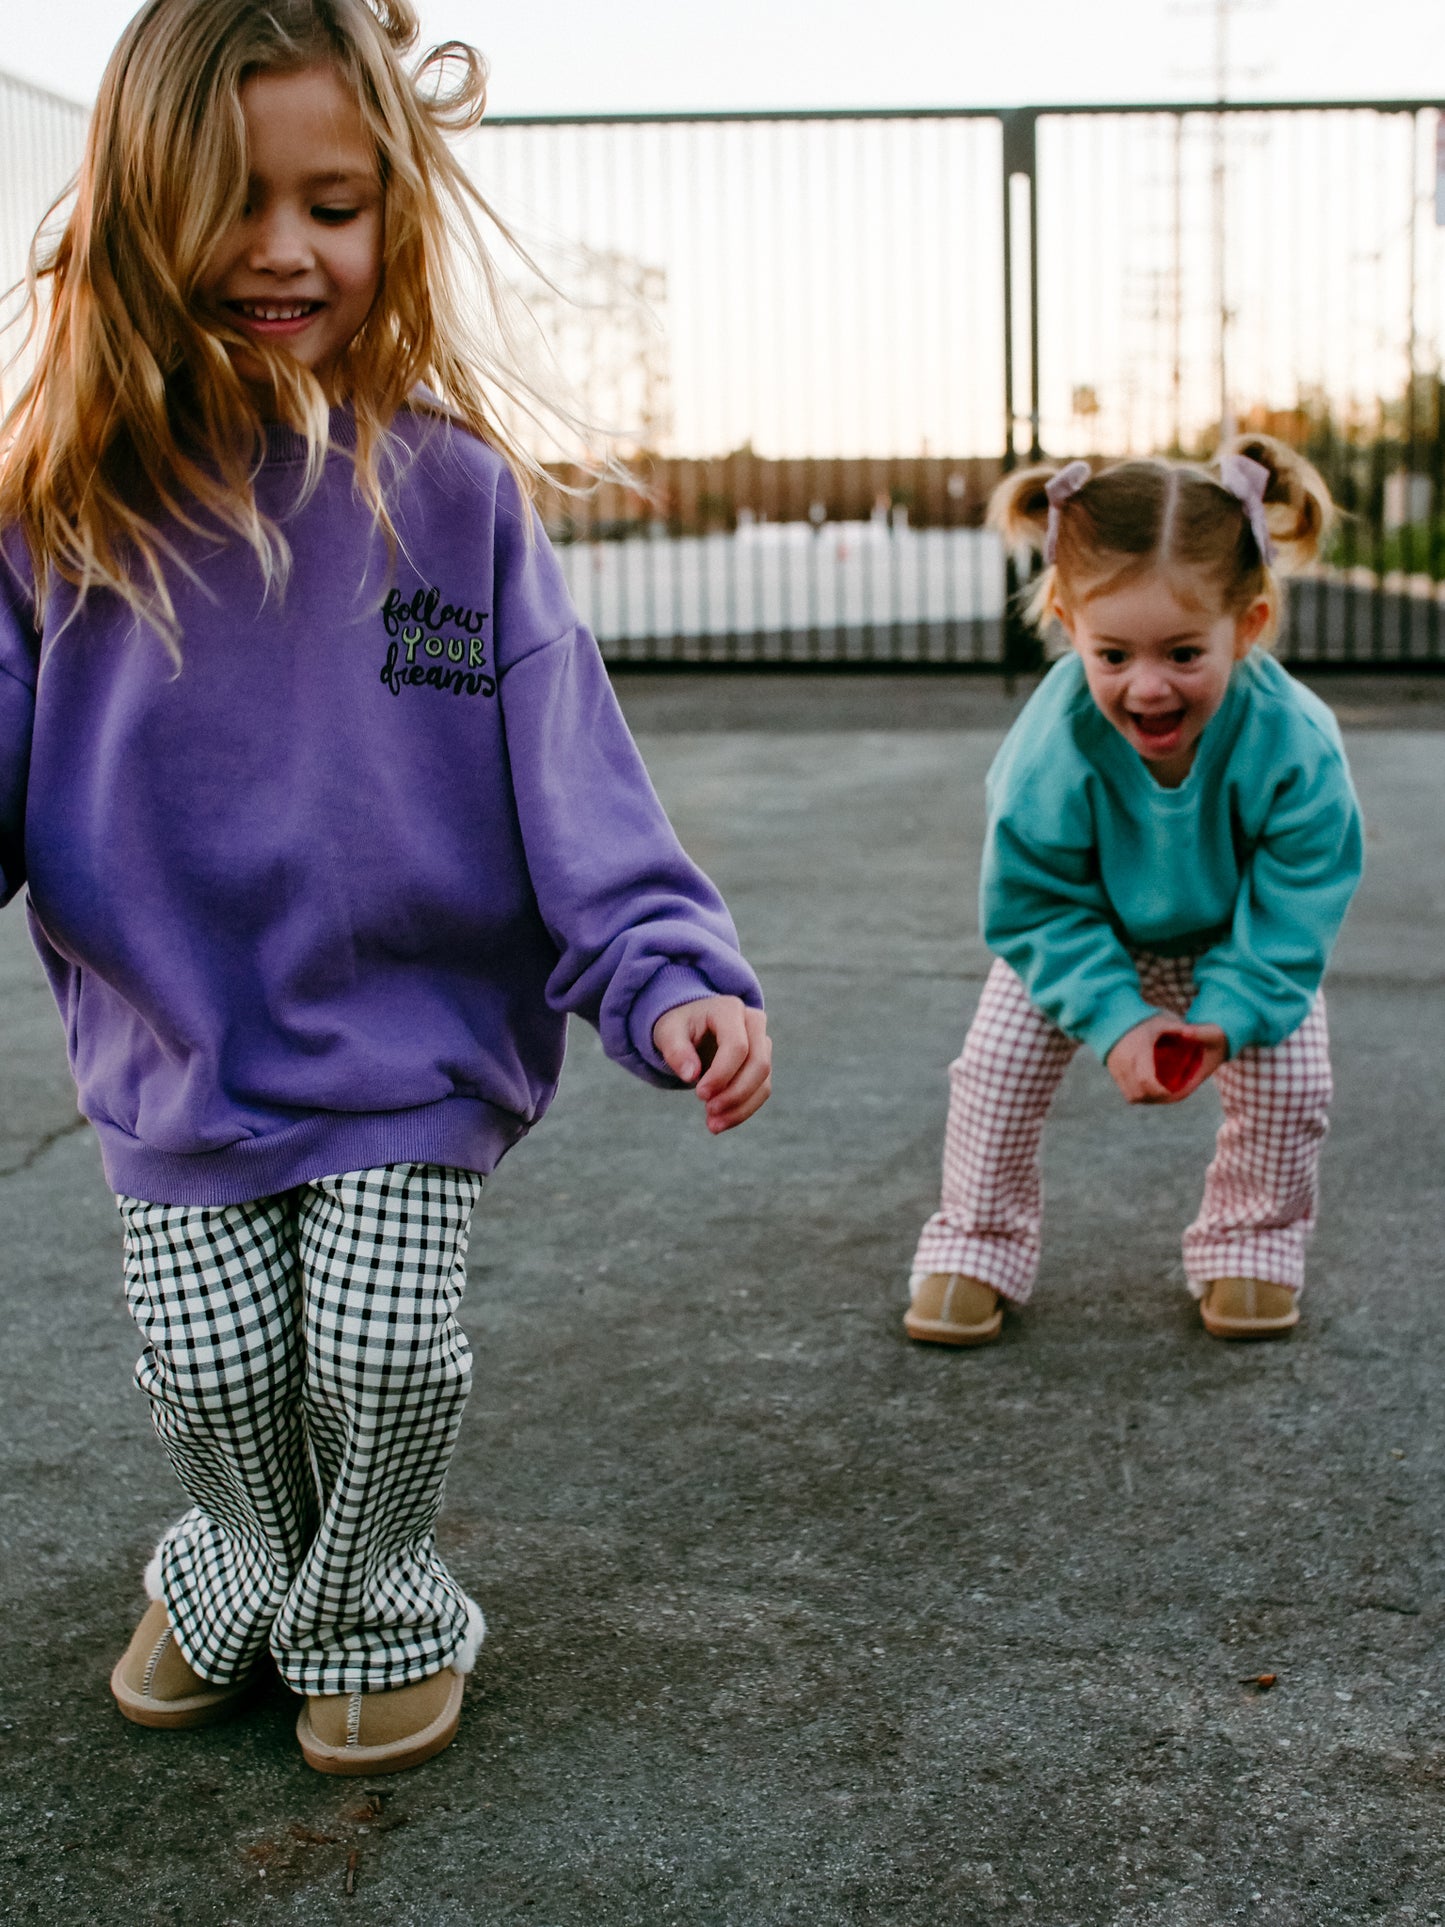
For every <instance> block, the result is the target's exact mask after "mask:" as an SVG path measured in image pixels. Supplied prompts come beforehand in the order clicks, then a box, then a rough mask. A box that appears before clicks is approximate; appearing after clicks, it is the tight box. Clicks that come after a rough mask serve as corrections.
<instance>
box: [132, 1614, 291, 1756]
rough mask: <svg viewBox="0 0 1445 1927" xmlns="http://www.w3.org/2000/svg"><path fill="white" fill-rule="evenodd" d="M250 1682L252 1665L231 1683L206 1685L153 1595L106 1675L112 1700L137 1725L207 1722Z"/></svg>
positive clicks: (235, 1700)
mask: <svg viewBox="0 0 1445 1927" xmlns="http://www.w3.org/2000/svg"><path fill="white" fill-rule="evenodd" d="M255 1684H256V1674H255V1672H254V1670H253V1671H252V1672H250V1673H248V1674H247V1675H246V1677H245V1678H244V1679H240V1680H237V1681H236V1682H235V1683H234V1684H233V1685H231V1686H212V1685H211V1684H210V1682H209V1681H208V1680H204V1679H202V1678H201V1676H200V1674H199V1673H195V1672H193V1671H192V1670H191V1668H190V1667H189V1666H188V1665H187V1663H186V1659H185V1656H184V1654H183V1653H182V1652H181V1649H180V1647H179V1646H178V1645H177V1644H176V1635H175V1631H174V1629H173V1628H172V1626H171V1622H170V1618H169V1616H168V1614H167V1612H166V1609H165V1606H164V1605H163V1603H162V1602H161V1601H160V1600H158V1599H153V1600H152V1601H151V1603H150V1605H149V1606H147V1607H146V1609H145V1612H144V1614H143V1615H142V1616H141V1622H140V1624H139V1625H138V1626H137V1627H136V1629H135V1632H134V1633H133V1634H132V1635H131V1642H130V1644H129V1646H127V1647H126V1649H125V1651H124V1652H123V1653H122V1654H121V1656H120V1658H119V1659H118V1660H117V1661H116V1663H115V1670H114V1672H112V1674H111V1676H110V1690H111V1692H112V1693H113V1694H114V1695H115V1703H116V1705H117V1706H118V1707H119V1708H120V1710H121V1712H122V1713H124V1715H125V1717H126V1718H127V1719H128V1720H133V1721H134V1722H135V1724H136V1725H137V1726H160V1727H182V1726H209V1725H210V1723H211V1722H212V1720H221V1719H224V1718H225V1717H226V1715H227V1714H228V1713H230V1712H232V1711H233V1710H234V1709H235V1707H236V1706H237V1705H238V1704H239V1702H240V1701H241V1700H242V1699H243V1698H244V1697H245V1696H246V1694H247V1693H249V1692H250V1691H251V1689H252V1688H253V1687H254V1685H255Z"/></svg>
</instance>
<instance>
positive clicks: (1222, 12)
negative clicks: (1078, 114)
mask: <svg viewBox="0 0 1445 1927" xmlns="http://www.w3.org/2000/svg"><path fill="white" fill-rule="evenodd" d="M1237 4H1238V0H1214V98H1215V101H1216V102H1217V103H1218V105H1219V106H1220V107H1221V108H1222V107H1223V106H1224V103H1225V101H1226V100H1227V99H1228V98H1229V16H1230V14H1231V13H1232V12H1233V11H1234V9H1235V7H1236V5H1237ZM1224 120H1225V117H1224V115H1223V114H1222V113H1218V114H1216V115H1215V116H1214V168H1213V179H1212V182H1211V187H1212V191H1213V204H1214V294H1215V304H1216V313H1217V315H1218V347H1217V357H1216V358H1217V362H1218V377H1219V439H1220V441H1221V442H1227V441H1228V440H1229V438H1230V436H1231V435H1232V434H1233V433H1234V404H1233V403H1232V401H1231V400H1230V396H1229V280H1228V276H1227V273H1226V270H1225V248H1226V244H1227V233H1226V225H1227V223H1226V215H1227V208H1226V201H1227V196H1228V187H1229V170H1228V156H1227V153H1226V149H1225V128H1224Z"/></svg>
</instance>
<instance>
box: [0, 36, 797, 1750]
mask: <svg viewBox="0 0 1445 1927" xmlns="http://www.w3.org/2000/svg"><path fill="white" fill-rule="evenodd" d="M416 37H417V21H416V16H415V14H414V12H413V10H412V8H411V6H410V5H409V4H408V3H407V0H150V3H149V4H148V5H146V6H144V7H143V8H142V9H141V11H140V12H139V13H138V14H137V15H136V17H135V19H134V20H133V21H132V22H131V24H130V26H129V28H128V29H127V30H126V33H125V34H124V36H123V38H122V40H121V42H120V45H119V46H118V47H117V49H116V51H115V53H114V54H113V56H112V58H111V61H110V64H109V66H108V68H107V70H106V75H105V79H104V81H103V84H102V87H101V91H100V97H99V100H98V102H97V104H96V109H95V114H94V116H93V119H92V123H91V129H90V135H89V141H88V145H87V150H86V156H85V161H84V165H83V168H82V171H81V176H80V181H79V187H78V194H77V198H76V203H75V207H74V210H73V212H72V214H71V216H70V219H69V221H68V223H67V225H66V226H65V229H64V233H63V235H62V237H61V239H60V241H59V243H58V246H57V247H56V248H55V249H54V251H53V252H52V253H49V254H48V255H47V256H46V257H44V258H42V259H41V260H40V261H39V262H38V264H37V265H38V281H39V284H40V287H41V288H42V289H43V290H44V293H45V296H46V306H47V307H48V316H45V315H44V311H43V310H41V309H40V307H39V304H37V325H38V324H39V321H40V319H42V318H44V322H45V326H44V334H43V340H42V344H41V351H40V354H39V358H38V362H37V367H36V372H35V375H34V378H33V380H32V381H31V382H30V384H29V386H28V387H27V388H26V389H25V390H24V391H23V392H22V394H21V396H20V398H19V400H18V402H17V403H16V406H15V408H14V409H13V411H12V413H11V415H10V416H9V418H8V419H7V422H6V424H5V431H4V436H3V441H0V902H4V901H5V900H6V899H8V898H9V897H12V896H14V895H15V894H16V893H17V892H18V891H19V890H20V889H21V888H22V887H26V888H27V889H28V893H29V910H30V918H31V926H32V931H33V934H34V937H35V941H36V944H37V947H38V949H39V952H40V956H41V959H42V962H43V963H44V966H45V968H46V971H47V973H48V975H49V977H50V980H51V983H52V986H53V988H54V990H55V994H56V998H57V1000H58V1002H59V1004H60V1007H61V1010H62V1012H63V1014H64V1018H65V1023H66V1031H67V1038H68V1042H69V1049H70V1058H71V1065H72V1068H73V1070H74V1073H75V1078H76V1083H77V1086H78V1089H79V1098H80V1105H81V1108H82V1110H83V1111H84V1113H85V1115H86V1116H87V1117H88V1118H89V1119H90V1120H91V1122H92V1123H93V1124H94V1126H95V1130H96V1133H97V1135H98V1137H99V1139H100V1147H101V1153H102V1157H103V1159H104V1164H105V1170H106V1175H107V1178H108V1180H109V1182H110V1185H111V1188H112V1189H113V1190H114V1191H115V1192H116V1194H117V1196H118V1202H119V1205H120V1210H121V1218H122V1222H123V1226H124V1240H125V1276H126V1297H127V1301H128V1303H129V1305H130V1308H131V1311H132V1313H133V1315H134V1317H135V1320H136V1322H137V1324H138V1326H139V1327H140V1331H141V1335H142V1338H143V1341H144V1347H143V1351H142V1354H141V1359H140V1364H139V1366H138V1367H137V1374H136V1375H137V1380H138V1382H139V1384H140V1385H141V1387H142V1389H143V1390H144V1391H145V1393H146V1394H147V1396H148V1398H149V1399H150V1402H151V1410H152V1418H153V1420H154V1424H155V1428H156V1431H157V1433H158V1434H159V1436H160V1438H161V1440H162V1442H163V1444H164V1446H165V1448H166V1451H167V1454H168V1456H169V1458H170V1460H171V1464H172V1466H173V1467H174V1469H175V1472H176V1474H177V1475H178V1477H179V1479H180V1482H181V1485H182V1486H183V1487H184V1488H185V1491H186V1494H187V1497H188V1499H189V1501H190V1507H189V1510H188V1511H187V1512H186V1513H185V1514H184V1515H183V1516H182V1517H181V1518H180V1519H178V1520H177V1521H175V1523H174V1524H173V1525H171V1526H170V1527H169V1529H168V1530H167V1531H166V1532H165V1533H164V1535H163V1537H162V1539H161V1542H160V1545H159V1546H158V1548H157V1550H156V1553H155V1556H154V1558H153V1559H152V1560H151V1562H150V1566H149V1569H148V1571H147V1574H146V1583H147V1590H148V1592H149V1594H150V1600H151V1603H150V1605H149V1606H148V1607H147V1609H146V1610H145V1612H144V1614H143V1615H142V1617H141V1618H140V1623H139V1624H138V1626H137V1627H136V1629H135V1633H134V1636H133V1637H132V1639H131V1642H130V1645H129V1647H128V1649H127V1650H126V1652H125V1653H124V1654H123V1655H122V1657H121V1658H120V1660H119V1661H118V1663H117V1664H116V1666H115V1669H114V1672H113V1674H112V1677H111V1690H112V1692H113V1694H114V1696H115V1700H116V1703H117V1705H118V1706H119V1708H120V1711H121V1712H122V1713H123V1714H124V1715H125V1717H126V1718H127V1719H129V1720H132V1721H134V1722H135V1723H137V1724H138V1725H141V1726H149V1727H171V1728H179V1727H190V1726H201V1725H204V1724H206V1723H207V1722H209V1721H211V1720H215V1719H218V1718H220V1717H222V1716H224V1715H226V1714H228V1713H231V1712H234V1711H235V1710H236V1709H237V1708H238V1707H239V1706H240V1705H241V1703H242V1702H243V1701H244V1700H245V1698H246V1696H247V1695H248V1693H249V1692H250V1691H251V1689H252V1688H253V1687H254V1686H255V1685H256V1683H257V1681H258V1679H261V1678H262V1677H264V1674H265V1670H266V1669H265V1667H264V1665H263V1661H264V1660H265V1657H266V1655H267V1654H268V1653H269V1656H270V1659H271V1660H272V1661H274V1663H275V1666H276V1668H277V1669H278V1670H279V1672H280V1674H281V1676H282V1678H283V1679H284V1680H285V1681H286V1683H287V1684H288V1685H289V1686H290V1687H291V1688H292V1689H293V1690H294V1691H295V1692H296V1693H297V1694H298V1695H300V1696H301V1700H302V1704H301V1707H300V1711H299V1716H298V1724H297V1733H298V1737H299V1740H300V1744H301V1749H302V1753H303V1755H304V1757H305V1759H306V1760H307V1761H308V1762H309V1764H310V1765H311V1766H313V1767H315V1768H317V1769H318V1770H319V1771H322V1772H327V1773H364V1774H372V1773H384V1772H389V1771H392V1770H395V1769H398V1768H401V1767H406V1766H411V1765H415V1764H416V1763H417V1762H419V1761H421V1760H425V1759H427V1758H429V1757H430V1756H431V1755H432V1754H434V1753H436V1752H438V1751H440V1749H441V1748H443V1747H445V1746H446V1745H447V1744H448V1743H449V1742H450V1740H451V1739H452V1736H453V1735H454V1733H455V1732H456V1730H457V1724H458V1719H459V1716H460V1709H461V1702H462V1693H463V1676H464V1675H465V1674H466V1673H467V1672H469V1671H470V1670H471V1668H472V1666H473V1663H474V1661H475V1659H476V1656H477V1649H478V1646H479V1645H480V1642H481V1639H482V1635H483V1630H484V1628H483V1621H482V1614H481V1611H480V1609H479V1607H478V1606H477V1605H476V1603H475V1602H474V1601H473V1600H472V1599H471V1598H470V1597H469V1595H468V1592H467V1591H466V1589H465V1588H464V1587H463V1585H462V1583H461V1581H460V1580H459V1579H458V1578H457V1577H456V1576H455V1575H454V1574H453V1573H452V1572H451V1571H450V1570H449V1569H448V1567H447V1565H446V1564H445V1562H444V1561H443V1559H442V1557H441V1555H440V1553H439V1551H438V1548H437V1542H436V1534H435V1527H436V1521H437V1514H438V1510H439V1508H440V1505H441V1500H442V1492H443V1486H444V1482H445V1479H446V1473H447V1467H448V1465H449V1463H450V1460H451V1456H452V1451H453V1448H454V1446H455V1444H456V1439H457V1432H458V1427H459V1425H460V1422H461V1415H462V1408H463V1406H464V1404H465V1402H466V1398H467V1392H468V1389H469V1386H470V1382H471V1353H470V1350H469V1347H468V1343H467V1338H466V1335H465V1333H464V1332H463V1330H462V1328H461V1326H460V1324H459V1323H458V1322H457V1316H456V1313H457V1308H458V1304H459V1302H460V1299H461V1295H462V1289H463V1284H464V1277H465V1261H466V1253H467V1243H468V1237H469V1228H470V1223H471V1218H472V1212H473V1207H474V1206H475V1205H476V1204H477V1201H478V1198H479V1196H480V1194H481V1191H482V1186H483V1181H484V1179H485V1177H486V1176H487V1174H488V1173H489V1172H490V1171H492V1170H493V1168H494V1167H495V1166H496V1164H497V1163H498V1161H499V1160H500V1159H501V1158H502V1157H503V1156H504V1155H505V1153H506V1152H507V1151H508V1150H509V1149H510V1148H511V1147H512V1146H513V1145H515V1144H517V1143H518V1142H519V1141H520V1140H521V1139H522V1138H523V1137H525V1135H526V1134H527V1132H528V1131H529V1130H530V1129H531V1128H532V1126H533V1125H534V1124H536V1123H537V1122H538V1121H539V1120H540V1119H541V1117H542V1115H543V1113H544V1112H545V1111H546V1109H547V1107H548V1105H549V1104H550V1103H551V1100H552V1097H553V1094H554V1092H555V1090H556V1087H557V1080H558V1077H559V1074H560V1072H561V1068H562V1056H563V1047H564V1040H565V1034H566V1026H567V1020H568V1017H569V1016H575V1017H580V1018H584V1019H586V1020H587V1021H589V1022H590V1023H592V1024H594V1025H596V1026H597V1028H598V1029H599V1030H600V1032H601V1037H602V1043H603V1046H604V1048H605V1049H606V1051H607V1052H608V1054H609V1055H610V1056H611V1057H613V1058H614V1059H615V1060H616V1061H617V1062H619V1063H621V1064H622V1065H624V1066H625V1067H626V1068H627V1069H628V1070H630V1071H632V1072H633V1073H634V1074H635V1075H636V1076H638V1077H639V1078H641V1079H643V1080H644V1081H646V1082H648V1083H651V1084H655V1085H660V1086H662V1087H664V1088H673V1089H677V1088H681V1087H684V1086H690V1087H692V1088H693V1089H694V1090H695V1092H696V1094H697V1096H698V1098H699V1099H701V1101H702V1107H703V1117H704V1120H705V1123H706V1126H707V1128H708V1130H709V1131H711V1132H712V1133H714V1134H717V1133H719V1132H722V1131H727V1130H731V1129H733V1128H734V1127H735V1126H737V1125H739V1124H741V1123H743V1122H744V1121H745V1120H746V1119H747V1118H748V1117H750V1116H751V1115H752V1114H753V1112H755V1111H756V1110H757V1109H758V1107H759V1106H760V1105H761V1104H762V1103H763V1102H764V1101H765V1099H766V1098H767V1096H768V1092H769V1058H770V1053H769V1044H768V1038H767V1027H766V1023H765V1021H764V1018H763V1014H762V1010H761V997H760V993H759V990H758V985H757V981H756V979H755V977H754V975H753V973H752V971H751V970H750V969H749V967H748V965H747V964H746V963H745V961H744V960H743V958H742V956H741V955H740V954H739V950H738V945H737V938H736V934H735V932H734V930H733V926H732V923H731V920H730V918H729V917H728V914H727V911H726V909H725V907H724V905H723V903H722V900H721V898H720V897H719V896H718V894H717V892H716V890H715V889H714V888H713V887H712V885H711V884H710V883H709V881H708V879H707V878H706V877H705V876H704V875H703V874H702V873H701V871H699V870H698V869H697V868H696V866H695V865H694V864H693V863H691V862H690V861H689V859H688V857H687V856H686V854H685V853H684V852H683V850H682V848H681V846H680V845H679V843H678V841H677V839H676V837H675V836H674V835H673V833H672V831H671V829H670V827H669V825H668V822H667V819H666V817H665V816H664V814H663V812H662V809H661V806H660V805H659V803H658V801H657V798H656V796H655V795H654V794H653V791H652V788H651V786H650V784H649V782H648V780H647V775H646V772H645V771H644V769H643V767H642V763H641V760H640V759H639V757H638V755H637V751H636V749H635V747H634V745H633V743H632V740H631V738H630V736H629V735H628V732H627V729H626V726H625V724H624V722H623V720H622V717H621V714H620V712H619V710H618V708H617V704H616V702H615V700H614V698H613V695H612V691H611V688H610V686H609V683H608V679H607V675H606V672H605V670H604V668H603V665H602V660H601V657H600V655H599V654H598V651H597V647H596V644H595V642H594V641H593V638H592V637H591V635H590V634H589V633H588V632H587V630H586V629H585V628H583V627H582V625H581V624H580V623H579V621H578V618H577V614H576V611H575V610H574V609H573V607H572V605H571V603H570V601H569V600H568V596H567V592H566V588H565V585H564V583H563V579H562V575H561V571H560V569H559V568H558V566H557V562H556V559H555V557H554V556H553V555H552V553H551V551H550V549H549V548H548V546H547V542H546V538H545V536H544V535H543V534H542V532H541V529H540V526H539V524H538V520H537V517H536V513H535V511H534V510H533V508H532V506H531V500H530V497H531V492H532V488H533V486H534V484H535V483H536V482H537V480H538V479H539V475H540V471H539V469H538V467H537V464H536V461H535V458H532V457H529V455H528V454H527V452H526V450H525V449H524V448H522V447H521V446H520V445H519V444H518V443H517V442H516V440H515V439H514V438H513V437H512V436H511V435H510V434H509V433H508V431H507V430H506V428H505V427H504V426H503V419H504V414H505V413H506V411H507V410H508V409H510V410H511V411H512V413H513V414H515V412H516V411H517V410H518V409H520V410H521V411H522V412H523V413H530V414H531V415H532V416H533V418H534V419H535V418H536V417H537V416H538V414H539V413H540V414H542V415H543V416H544V417H545V413H546V405H547V404H546V398H545V396H542V395H540V394H539V393H538V392H537V391H536V390H535V389H534V388H532V387H531V386H530V385H529V383H528V381H527V378H526V375H525V372H524V369H523V368H522V366H521V364H520V363H519V362H518V361H517V360H516V359H515V358H514V357H513V356H512V355H511V354H510V353H509V350H508V335H507V329H506V326H505V313H504V308H503V307H502V306H501V305H499V304H501V303H502V301H503V292H504V290H503V283H502V281H501V279H500V277H499V274H498V271H497V269H496V268H495V266H494V265H493V264H492V263H491V262H490V261H489V258H488V255H487V250H486V247H485V245H484V241H483V232H484V228H485V222H486V219H487V215H488V210H487V209H486V204H485V202H483V201H482V200H481V198H480V196H479V195H478V194H477V193H476V190H475V189H474V188H473V187H472V185H471V183H470V181H469V180H468V178H467V176H466V175H465V174H464V173H463V171H462V169H461V168H460V166H459V165H458V163H457V161H456V159H455V157H454V156H453V154H452V152H451V150H450V148H449V146H448V144H447V141H446V139H445V136H446V134H447V133H449V132H452V131H456V130H459V129H461V128H463V127H466V126H468V125H470V124H471V123H473V122H475V120H476V119H477V118H478V117H479V116H480V114H481V111H482V104H483V97H484V81H485V68H484V66H483V65H482V62H481V60H480V57H479V56H478V55H476V54H475V53H474V52H473V51H472V50H471V49H470V48H466V47H462V46H457V45H452V46H449V47H447V48H443V49H441V50H439V51H437V52H435V53H433V54H432V55H430V56H428V57H427V58H425V59H422V60H419V61H416V62H413V61H412V59H411V55H412V54H413V52H414V48H415V42H416ZM458 247H460V249H461V256H460V258H459V257H458V254H457V249H458ZM463 286H466V287H470V288H472V289H474V290H476V291H477V292H475V293H473V294H472V295H471V296H469V297H468V298H467V299H465V300H464V299H463V298H462V297H461V294H460V292H459V290H460V288H462V287H463ZM481 291H486V293H485V294H483V292H481Z"/></svg>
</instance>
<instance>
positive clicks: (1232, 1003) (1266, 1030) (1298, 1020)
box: [1189, 983, 1309, 1057]
mask: <svg viewBox="0 0 1445 1927" xmlns="http://www.w3.org/2000/svg"><path fill="white" fill-rule="evenodd" d="M1308 1015H1309V1005H1308V1004H1306V1005H1305V1007H1304V1009H1303V1010H1302V1011H1300V1012H1299V1014H1298V1015H1297V1016H1296V1017H1295V1019H1294V1022H1293V1023H1289V1024H1286V1025H1285V1027H1284V1029H1283V1030H1281V1031H1280V1032H1279V1035H1278V1036H1276V1035H1274V1028H1275V1027H1274V1026H1272V1025H1271V1024H1270V1023H1269V1022H1268V1021H1267V1018H1266V1021H1261V1018H1262V1017H1263V1016H1265V1013H1262V1012H1261V1011H1260V1009H1259V1008H1258V1007H1257V1006H1256V1005H1254V1004H1247V1003H1246V1002H1245V1001H1244V999H1243V998H1242V997H1234V996H1231V994H1230V993H1229V991H1228V990H1226V989H1225V988H1224V987H1223V986H1222V985H1220V984H1210V983H1206V984H1205V985H1204V986H1203V987H1202V989H1201V990H1200V992H1199V995H1198V996H1197V997H1196V998H1195V999H1194V1002H1193V1003H1192V1004H1191V1005H1190V1006H1189V1021H1190V1023H1191V1024H1218V1026H1219V1028H1220V1029H1221V1030H1222V1031H1223V1032H1224V1034H1225V1036H1226V1037H1227V1038H1228V1039H1229V1054H1230V1056H1231V1057H1238V1055H1239V1053H1240V1052H1241V1051H1242V1050H1248V1049H1249V1047H1250V1046H1251V1045H1252V1044H1264V1045H1271V1044H1279V1043H1283V1041H1284V1039H1285V1038H1286V1037H1288V1036H1289V1035H1290V1033H1291V1031H1296V1030H1298V1029H1299V1027H1300V1025H1301V1024H1302V1023H1303V1022H1304V1020H1305V1018H1306V1017H1307V1016H1308Z"/></svg>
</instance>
